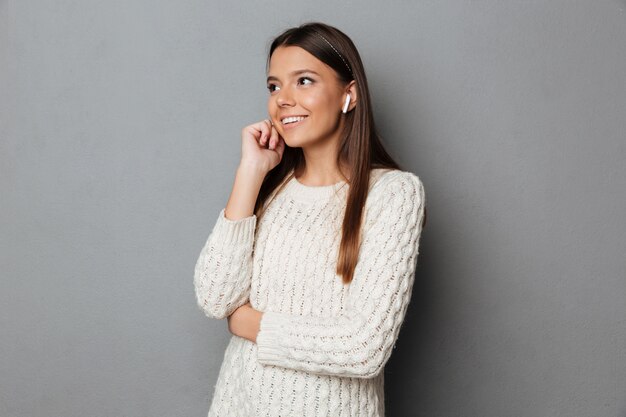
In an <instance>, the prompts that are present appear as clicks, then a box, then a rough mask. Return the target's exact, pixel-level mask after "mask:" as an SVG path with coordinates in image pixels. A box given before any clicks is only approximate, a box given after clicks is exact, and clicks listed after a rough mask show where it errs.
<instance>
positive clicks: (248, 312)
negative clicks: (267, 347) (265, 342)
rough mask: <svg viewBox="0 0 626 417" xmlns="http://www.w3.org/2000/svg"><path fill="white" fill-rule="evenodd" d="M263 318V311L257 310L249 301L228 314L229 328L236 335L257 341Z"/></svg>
mask: <svg viewBox="0 0 626 417" xmlns="http://www.w3.org/2000/svg"><path fill="white" fill-rule="evenodd" d="M262 318H263V313H262V312H261V311H258V310H255V309H254V308H253V307H252V305H251V304H250V301H248V302H247V303H246V304H244V305H242V306H241V307H239V308H237V309H236V310H235V311H233V313H232V314H231V315H230V316H228V330H229V331H230V332H231V333H232V334H234V335H235V336H239V337H243V338H244V339H248V340H249V341H251V342H254V343H256V336H257V334H258V333H259V328H260V324H261V319H262Z"/></svg>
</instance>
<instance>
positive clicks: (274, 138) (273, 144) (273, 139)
mask: <svg viewBox="0 0 626 417" xmlns="http://www.w3.org/2000/svg"><path fill="white" fill-rule="evenodd" d="M277 145H278V130H276V128H275V127H274V126H272V134H271V136H270V149H276V146H277Z"/></svg>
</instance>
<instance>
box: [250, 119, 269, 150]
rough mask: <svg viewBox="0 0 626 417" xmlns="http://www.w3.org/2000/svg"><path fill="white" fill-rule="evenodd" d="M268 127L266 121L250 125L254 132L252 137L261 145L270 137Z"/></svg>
mask: <svg viewBox="0 0 626 417" xmlns="http://www.w3.org/2000/svg"><path fill="white" fill-rule="evenodd" d="M269 126H270V125H269V123H268V122H267V121H266V120H263V121H261V122H258V123H254V124H251V125H250V128H251V129H252V130H254V132H253V135H254V137H255V138H256V140H257V141H258V142H259V143H260V144H261V145H263V144H264V142H265V141H266V139H267V137H269V135H270V129H269Z"/></svg>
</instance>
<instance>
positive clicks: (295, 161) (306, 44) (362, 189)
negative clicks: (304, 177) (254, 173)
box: [254, 22, 401, 284]
mask: <svg viewBox="0 0 626 417" xmlns="http://www.w3.org/2000/svg"><path fill="white" fill-rule="evenodd" d="M320 35H322V36H320ZM327 41H328V42H327ZM329 43H330V45H329ZM331 45H332V46H331ZM279 46H299V47H301V48H302V49H304V50H305V51H307V52H309V53H310V54H312V55H313V56H315V57H316V58H317V59H319V60H320V61H322V62H324V63H325V64H327V65H329V66H330V67H331V68H333V69H334V70H335V71H336V73H337V75H338V77H339V79H340V82H343V83H344V84H348V83H349V82H350V81H351V80H353V79H354V80H355V81H356V88H357V104H356V106H355V107H354V109H353V110H352V111H350V112H348V113H346V114H343V115H342V117H345V123H344V131H343V132H342V135H341V137H342V139H341V143H340V144H339V152H338V154H337V166H343V165H347V166H348V167H349V168H348V169H349V172H350V180H348V179H347V178H346V179H345V180H346V182H348V184H349V192H348V196H347V206H346V210H345V213H344V219H343V225H342V237H341V243H340V246H339V255H338V259H337V270H336V272H337V274H338V275H341V276H342V279H343V282H344V283H345V284H347V283H350V282H351V281H352V278H353V275H354V269H355V267H356V264H357V261H358V255H359V247H360V238H361V219H362V215H363V208H364V206H365V201H366V199H367V194H368V190H369V181H370V171H371V170H372V169H374V168H389V169H401V168H400V166H399V165H398V163H396V162H395V161H394V160H393V159H392V157H391V156H390V155H389V154H388V153H387V151H385V149H384V147H383V145H382V143H381V140H380V136H379V134H378V132H377V130H376V126H375V124H374V117H373V112H372V104H371V98H370V94H369V90H368V87H367V79H366V77H365V70H364V68H363V63H362V62H361V57H360V56H359V53H358V51H357V49H356V46H355V45H354V43H353V42H352V40H350V38H349V37H348V36H347V35H346V34H344V33H343V32H341V31H340V30H339V29H337V28H334V27H332V26H329V25H327V24H324V23H319V22H309V23H304V24H302V25H300V26H298V27H293V28H290V29H287V30H285V31H284V32H283V33H281V34H280V35H278V36H277V37H276V38H274V40H273V41H272V43H271V46H270V49H269V54H268V57H267V65H268V68H269V63H270V60H271V58H272V53H273V52H274V50H275V49H276V48H278V47H279ZM333 46H334V49H333ZM342 58H343V59H342ZM350 69H351V71H350ZM305 164H306V161H305V159H304V154H303V152H302V148H291V147H289V146H287V145H286V144H285V151H284V153H283V157H282V159H281V161H280V163H279V164H278V165H277V166H276V167H274V168H273V169H272V170H271V171H269V172H268V173H267V175H266V176H265V179H264V180H263V184H262V186H261V189H260V191H259V195H258V197H257V200H256V204H255V208H254V211H255V214H257V217H259V218H260V217H261V216H262V214H263V211H264V208H265V206H266V205H265V203H266V200H268V198H269V197H270V196H271V195H272V194H273V193H274V191H276V193H274V195H276V194H277V193H278V192H279V191H280V189H281V188H282V186H284V184H286V182H287V181H288V180H289V179H290V178H291V177H292V176H293V175H294V174H295V172H301V171H300V170H301V169H302V168H303V167H304V165H305ZM292 170H293V171H294V172H293V173H291V172H292ZM290 173H291V175H290ZM281 185H282V186H281ZM279 187H280V188H279Z"/></svg>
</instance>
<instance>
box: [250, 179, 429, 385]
mask: <svg viewBox="0 0 626 417" xmlns="http://www.w3.org/2000/svg"><path fill="white" fill-rule="evenodd" d="M370 202H371V204H366V207H368V206H369V208H368V209H367V210H366V214H365V227H364V229H363V230H362V240H361V242H362V243H361V246H360V249H359V258H358V262H357V265H356V268H355V271H354V275H353V280H352V282H351V283H350V284H349V285H350V287H349V290H348V298H347V300H346V303H345V305H344V307H343V309H342V310H341V313H340V314H338V315H336V316H333V317H317V316H312V315H305V316H302V315H291V314H285V313H280V312H273V311H266V312H264V313H263V316H262V319H261V323H260V330H259V333H258V334H257V338H256V343H257V359H258V361H259V363H261V364H264V365H274V366H279V367H284V368H291V369H295V370H301V371H306V372H310V373H317V374H323V375H335V376H345V377H357V378H371V377H374V376H376V375H377V374H378V373H379V372H380V371H381V370H382V369H383V368H384V366H385V364H386V363H387V361H388V359H389V357H390V356H391V350H392V348H393V347H394V345H395V343H396V340H397V338H398V334H399V331H400V327H401V324H402V322H403V320H404V317H405V314H406V310H407V307H408V304H409V301H410V297H411V291H412V287H413V282H414V272H415V268H416V263H417V256H418V247H419V239H420V235H421V232H422V226H423V219H424V208H425V194H424V187H423V185H422V182H421V180H420V179H419V177H417V176H416V175H415V174H413V173H411V172H407V171H398V172H393V173H391V174H389V175H386V176H384V177H383V178H381V180H379V181H378V183H377V184H376V185H375V187H373V188H372V190H371V191H370V194H369V196H368V203H370ZM337 278H338V279H339V277H337Z"/></svg>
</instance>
